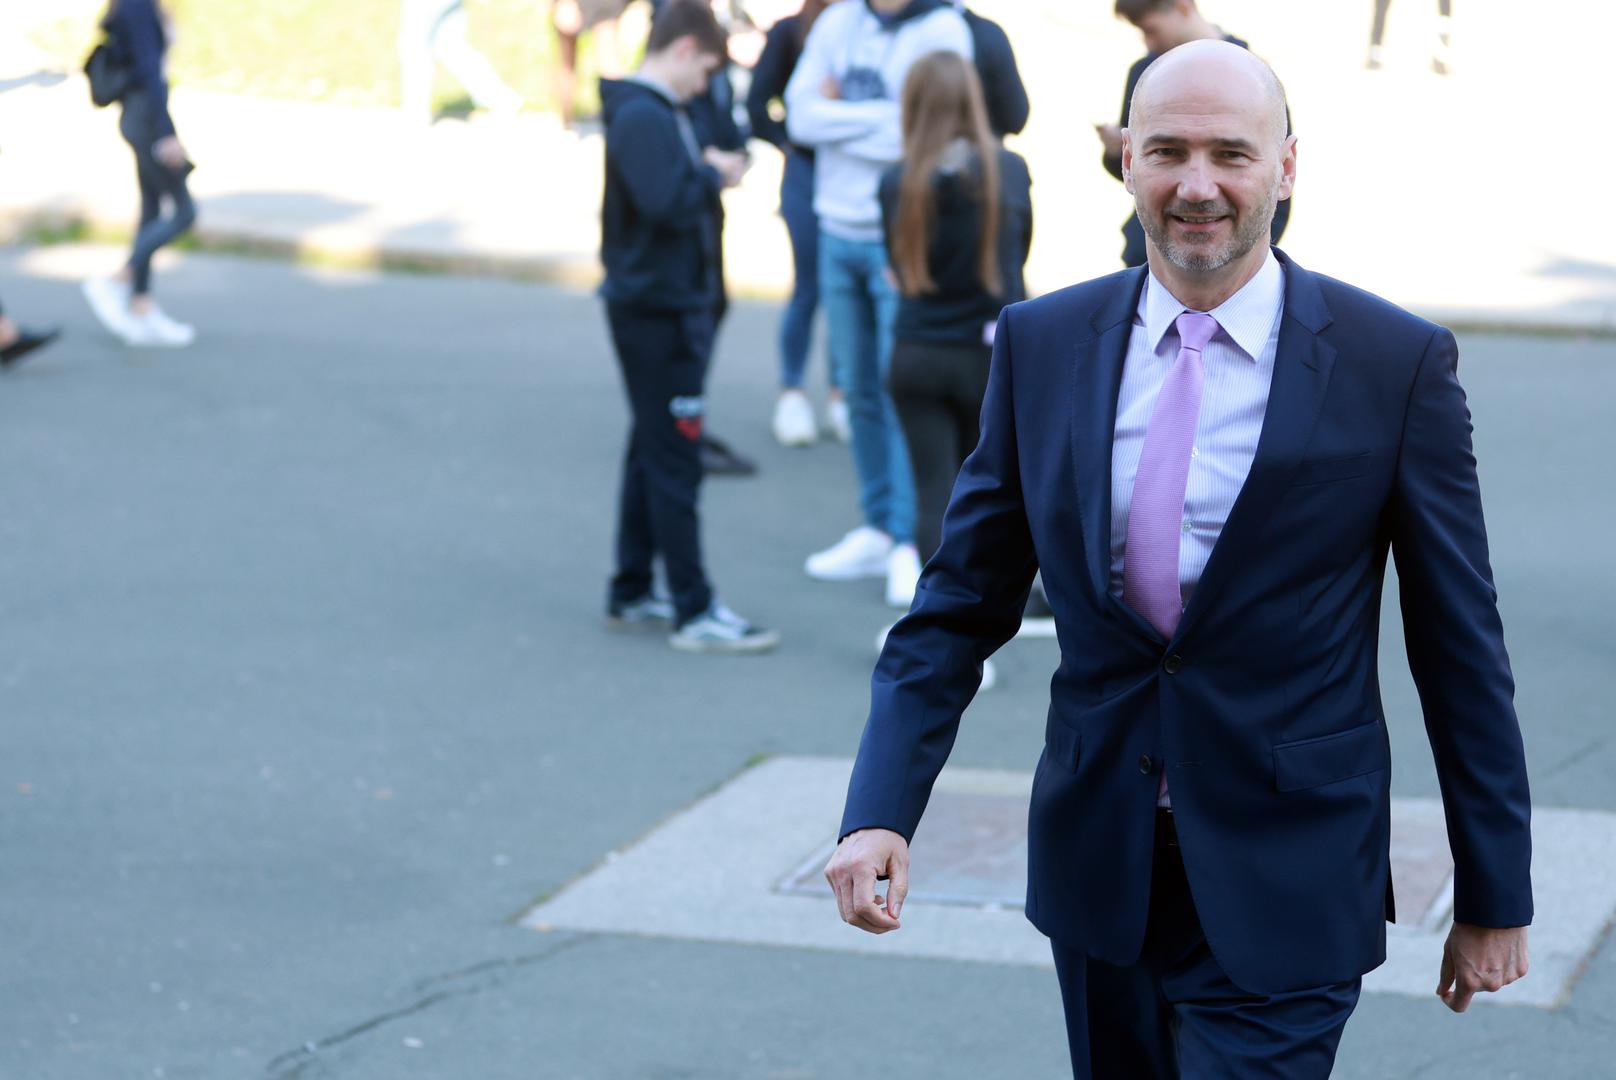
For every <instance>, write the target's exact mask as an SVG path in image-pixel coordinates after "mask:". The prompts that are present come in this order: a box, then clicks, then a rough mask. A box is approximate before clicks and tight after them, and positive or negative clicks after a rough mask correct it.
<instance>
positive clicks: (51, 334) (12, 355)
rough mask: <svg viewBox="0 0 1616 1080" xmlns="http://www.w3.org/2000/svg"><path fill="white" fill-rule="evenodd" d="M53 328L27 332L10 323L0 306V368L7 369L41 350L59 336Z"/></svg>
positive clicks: (59, 332)
mask: <svg viewBox="0 0 1616 1080" xmlns="http://www.w3.org/2000/svg"><path fill="white" fill-rule="evenodd" d="M61 333H62V332H61V331H60V330H58V329H56V328H55V327H51V328H50V329H49V330H29V329H27V328H26V327H22V326H18V325H17V324H16V323H15V322H12V320H11V316H9V315H7V314H6V309H5V305H4V304H0V368H9V367H11V365H13V364H15V363H16V362H17V361H19V360H21V359H22V358H23V357H25V356H27V355H28V354H29V353H31V352H33V351H34V350H35V349H39V348H43V347H44V346H46V345H49V344H50V343H51V342H53V341H55V340H56V339H57V338H58V337H60V336H61Z"/></svg>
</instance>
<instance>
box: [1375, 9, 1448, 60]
mask: <svg viewBox="0 0 1616 1080" xmlns="http://www.w3.org/2000/svg"><path fill="white" fill-rule="evenodd" d="M1391 6H1392V0H1375V24H1374V26H1372V27H1371V28H1370V30H1369V44H1371V45H1373V46H1374V47H1375V48H1377V49H1378V48H1380V42H1381V39H1382V38H1384V37H1385V36H1386V12H1387V10H1388V9H1389V8H1390V7H1391ZM1436 9H1437V13H1438V14H1439V15H1441V16H1442V17H1443V18H1444V19H1445V18H1447V17H1448V16H1450V15H1452V14H1453V0H1436Z"/></svg>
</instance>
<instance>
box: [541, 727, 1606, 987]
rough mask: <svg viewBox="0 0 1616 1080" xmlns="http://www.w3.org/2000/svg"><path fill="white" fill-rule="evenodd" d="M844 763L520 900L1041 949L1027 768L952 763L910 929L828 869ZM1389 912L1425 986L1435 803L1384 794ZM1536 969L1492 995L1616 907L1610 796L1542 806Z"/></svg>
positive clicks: (910, 952) (1435, 916)
mask: <svg viewBox="0 0 1616 1080" xmlns="http://www.w3.org/2000/svg"><path fill="white" fill-rule="evenodd" d="M849 769H850V763H849V762H847V761H845V760H840V759H826V758H775V759H772V760H770V761H767V762H765V763H763V764H762V765H759V766H758V767H757V768H754V769H750V770H748V771H746V772H744V773H742V774H741V775H740V776H738V777H736V778H735V779H734V780H732V781H730V782H729V783H728V784H725V785H724V786H723V787H722V788H720V789H719V790H717V791H715V792H714V793H713V794H711V795H709V796H707V797H706V798H704V799H702V800H700V801H699V802H697V803H696V804H695V805H693V806H691V807H690V808H688V809H686V810H684V811H681V812H680V813H678V814H676V815H674V816H673V817H672V818H670V819H669V820H668V821H667V822H665V823H664V824H663V825H661V826H660V827H658V828H657V829H655V830H653V831H652V832H651V833H649V834H648V835H647V836H645V837H644V838H643V839H641V840H640V841H639V842H637V843H635V844H633V845H631V846H629V847H628V848H625V849H624V850H622V851H620V852H614V853H612V854H611V855H609V856H608V857H607V858H606V859H605V860H604V861H603V862H602V863H601V865H600V866H598V867H597V868H595V869H594V870H592V871H590V872H589V873H587V874H585V875H584V876H583V877H582V878H580V879H579V880H577V881H576V882H574V883H573V884H571V885H569V886H568V887H567V888H565V889H563V890H561V891H560V892H559V893H557V894H556V895H555V896H554V897H552V898H550V899H549V900H547V901H545V902H544V903H542V904H540V905H539V906H538V907H536V908H534V909H533V910H531V911H529V912H528V913H527V915H526V916H525V917H524V919H523V925H525V926H528V927H532V928H535V929H545V930H548V929H566V930H591V931H604V932H613V933H625V934H642V935H650V936H655V937H671V938H684V939H690V940H701V941H717V942H730V943H736V944H747V945H783V946H791V947H798V948H815V949H834V950H839V951H843V952H855V953H871V954H880V955H886V956H905V957H925V958H931V959H939V960H975V961H982V962H988V963H1009V964H1028V965H1033V966H1039V967H1048V966H1050V958H1049V944H1048V942H1047V941H1046V940H1045V939H1044V937H1043V936H1042V935H1041V934H1039V933H1038V931H1036V930H1034V929H1033V928H1032V926H1031V925H1030V924H1029V923H1028V922H1027V921H1026V919H1025V918H1024V917H1023V916H1022V913H1021V904H1022V897H1023V895H1024V889H1025V875H1026V868H1027V864H1026V850H1025V848H1026V834H1025V828H1026V805H1027V795H1028V792H1029V790H1030V788H1031V784H1032V777H1031V775H1030V774H1027V773H1013V772H996V771H989V770H983V769H947V770H944V772H943V775H942V777H941V778H940V779H939V780H938V783H937V786H936V789H935V790H934V792H933V795H932V800H931V804H930V807H929V808H928V810H927V814H926V821H925V824H924V825H923V826H922V828H921V830H920V834H919V835H918V836H917V837H916V839H915V844H914V848H913V851H912V868H911V874H912V877H911V882H910V893H909V900H908V902H907V904H906V905H905V907H904V920H903V921H904V926H903V929H902V930H900V931H898V932H896V933H892V934H886V935H883V936H880V937H876V936H874V935H871V934H865V933H861V932H859V931H857V930H854V929H852V928H851V927H849V926H846V925H844V924H843V923H842V922H841V921H840V919H838V918H837V915H836V910H835V906H834V904H833V902H832V900H831V897H830V890H829V887H828V886H826V885H825V883H824V880H823V878H821V877H820V871H821V869H822V868H823V866H824V864H825V860H826V859H827V858H828V857H829V853H830V849H831V846H832V841H833V839H834V837H833V836H832V835H831V834H832V832H833V831H834V830H835V828H836V823H837V821H838V820H840V816H841V808H842V797H843V795H844V793H845V792H846V790H847V777H848V771H849ZM1392 820H1393V828H1392V849H1393V854H1392V873H1393V879H1394V881H1395V884H1396V890H1397V896H1398V905H1399V917H1400V918H1403V919H1405V920H1408V922H1407V923H1406V924H1400V925H1397V926H1393V927H1390V928H1389V930H1390V932H1389V934H1388V941H1387V958H1386V963H1385V964H1384V965H1383V966H1382V967H1380V968H1379V969H1377V970H1376V971H1374V972H1372V973H1371V974H1370V975H1369V976H1368V977H1367V978H1366V979H1365V980H1364V989H1365V990H1367V991H1370V992H1378V993H1393V994H1409V995H1415V996H1419V997H1426V996H1429V995H1430V994H1431V993H1432V991H1433V990H1434V989H1435V988H1436V978H1437V970H1438V966H1439V963H1440V960H1441V955H1442V941H1443V938H1444V936H1445V935H1446V933H1447V927H1448V923H1449V920H1450V918H1451V906H1452V864H1451V863H1450V862H1449V859H1448V852H1447V844H1446V839H1445V836H1446V834H1445V831H1444V825H1443V820H1442V807H1441V804H1440V803H1439V802H1438V801H1436V800H1434V799H1394V800H1393V802H1392ZM1533 840H1534V847H1535V851H1534V858H1533V883H1534V886H1535V888H1536V901H1537V919H1536V922H1535V925H1534V926H1533V927H1532V932H1531V956H1532V968H1531V974H1530V975H1529V977H1527V978H1526V979H1524V980H1522V981H1521V982H1519V983H1517V984H1516V985H1514V986H1512V987H1509V988H1507V989H1505V990H1504V991H1503V992H1502V993H1499V994H1494V995H1484V999H1485V1000H1489V1001H1497V1002H1500V1003H1502V1004H1514V1005H1534V1006H1539V1007H1549V1006H1554V1005H1558V1004H1561V1003H1563V1002H1564V1001H1565V1000H1566V999H1567V998H1568V997H1569V995H1570V994H1571V992H1572V987H1573V984H1574V983H1575V980H1576V977H1577V974H1578V972H1579V970H1580V968H1581V965H1582V964H1583V962H1584V960H1585V959H1586V958H1587V957H1588V955H1589V953H1591V952H1592V950H1593V949H1594V947H1595V946H1596V945H1597V944H1598V943H1599V940H1600V937H1601V936H1602V935H1603V934H1604V932H1605V930H1606V928H1607V926H1608V924H1609V923H1610V921H1611V918H1612V915H1613V913H1616V814H1610V813H1605V812H1599V811H1583V810H1546V809H1538V810H1536V811H1535V812H1534V818H1533Z"/></svg>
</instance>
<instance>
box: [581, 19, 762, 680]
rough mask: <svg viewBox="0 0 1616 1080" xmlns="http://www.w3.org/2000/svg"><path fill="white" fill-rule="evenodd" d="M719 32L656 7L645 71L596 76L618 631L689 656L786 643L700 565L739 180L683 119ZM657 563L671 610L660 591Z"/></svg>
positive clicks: (737, 168)
mask: <svg viewBox="0 0 1616 1080" xmlns="http://www.w3.org/2000/svg"><path fill="white" fill-rule="evenodd" d="M725 52H726V41H725V36H724V32H723V30H722V29H721V28H720V27H719V25H718V21H717V20H716V19H715V18H714V17H713V13H712V9H711V7H710V6H709V5H708V4H707V3H706V2H705V0H671V2H670V3H668V4H666V5H664V6H663V7H662V8H661V10H659V11H658V13H657V15H656V18H655V20H654V21H653V22H652V24H651V36H650V39H649V40H648V41H647V42H646V53H645V60H644V62H643V63H642V64H641V66H640V70H639V72H638V73H637V74H636V75H634V76H633V77H631V78H628V79H623V80H621V81H617V80H611V79H602V80H601V85H600V99H601V105H602V111H603V113H604V115H605V119H606V188H605V196H604V199H603V202H602V206H601V245H600V255H601V262H602V263H604V264H605V267H606V280H605V282H604V283H603V284H602V285H601V289H600V292H601V296H602V298H603V299H604V300H605V301H606V316H607V321H608V322H609V323H610V324H611V332H612V344H613V345H614V346H615V348H616V350H617V359H618V363H619V364H620V366H621V367H622V369H623V382H624V387H625V389H626V391H627V394H628V402H629V410H630V413H631V414H632V418H633V420H632V427H631V429H630V432H629V442H628V451H627V454H626V455H625V458H624V461H623V482H622V491H621V494H620V496H619V502H618V522H617V570H616V573H615V574H614V575H613V577H612V581H611V591H610V595H609V597H608V600H607V625H608V626H610V627H612V628H614V629H662V628H668V627H670V624H671V629H672V631H673V632H672V636H671V638H670V641H671V643H672V644H673V646H674V647H675V648H677V649H682V650H685V651H688V652H722V653H755V652H764V651H767V650H769V649H772V648H773V647H774V646H775V645H776V644H778V643H779V635H777V634H776V633H774V632H773V631H770V630H763V629H761V628H759V627H756V626H753V625H751V624H750V623H748V622H747V621H746V620H745V619H742V618H741V617H740V616H738V615H736V614H735V613H734V612H733V611H731V610H729V608H727V607H725V606H724V605H723V604H721V603H719V602H718V600H717V599H716V598H715V597H714V595H713V589H712V586H711V584H709V582H708V580H707V574H706V571H705V570H704V568H703V566H702V558H701V542H700V531H701V530H700V518H699V515H698V512H697V491H698V488H699V487H700V484H701V475H702V468H701V455H700V441H701V434H702V417H703V413H704V411H705V400H704V397H703V384H704V382H705V379H706V374H707V363H708V360H709V357H710V354H711V351H712V342H713V330H714V313H715V311H716V309H717V305H718V299H719V296H720V290H721V288H722V283H721V281H720V280H719V274H720V270H719V261H718V255H719V252H718V241H719V213H720V207H719V201H718V197H719V192H720V191H721V190H722V189H723V188H725V187H730V186H733V185H734V184H737V183H739V182H740V179H741V175H742V174H743V173H744V171H745V168H746V160H745V158H744V156H743V155H741V154H738V153H734V152H730V151H725V150H719V149H717V148H715V147H708V148H707V149H705V150H703V149H702V147H701V145H700V142H699V140H698V138H697V135H696V133H695V130H694V129H693V127H692V125H691V122H690V117H689V115H688V113H686V111H685V102H687V101H689V100H690V99H691V98H692V97H694V96H695V95H697V94H700V93H701V92H702V91H703V89H704V88H705V86H706V84H707V79H708V77H709V76H710V75H711V74H712V73H713V72H714V71H716V70H717V69H718V68H719V66H720V65H722V64H723V62H724V56H725ZM659 555H660V556H661V558H662V565H663V570H664V572H665V574H666V576H667V582H668V587H669V589H670V591H671V592H672V594H673V596H672V602H671V603H670V602H669V601H668V600H666V599H663V598H662V597H660V596H658V595H656V594H655V593H654V592H653V590H652V580H653V579H652V563H653V560H654V559H655V558H656V557H657V556H659Z"/></svg>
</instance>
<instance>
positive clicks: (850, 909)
mask: <svg viewBox="0 0 1616 1080" xmlns="http://www.w3.org/2000/svg"><path fill="white" fill-rule="evenodd" d="M877 878H886V879H887V895H886V897H885V898H884V899H883V898H882V897H880V896H878V895H876V892H875V882H876V879H877ZM825 880H826V881H828V882H830V887H831V888H832V889H834V890H835V891H836V907H837V909H838V910H839V911H840V912H841V913H842V921H843V922H847V923H852V924H853V925H854V926H856V927H858V928H859V929H860V930H868V931H869V932H870V933H872V934H884V933H886V932H887V931H889V930H896V929H898V925H899V924H898V913H899V912H901V911H902V910H903V898H904V897H905V896H907V895H908V894H909V842H908V841H907V840H905V839H904V838H903V837H902V836H900V835H898V834H897V833H895V832H892V831H891V830H890V829H860V830H858V831H857V832H854V833H849V834H848V835H847V837H846V838H845V839H844V840H843V841H842V842H841V843H840V844H837V845H836V851H835V853H834V854H833V855H831V857H830V862H829V863H828V864H827V865H826V866H825Z"/></svg>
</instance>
